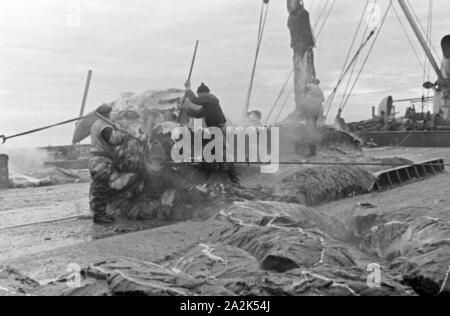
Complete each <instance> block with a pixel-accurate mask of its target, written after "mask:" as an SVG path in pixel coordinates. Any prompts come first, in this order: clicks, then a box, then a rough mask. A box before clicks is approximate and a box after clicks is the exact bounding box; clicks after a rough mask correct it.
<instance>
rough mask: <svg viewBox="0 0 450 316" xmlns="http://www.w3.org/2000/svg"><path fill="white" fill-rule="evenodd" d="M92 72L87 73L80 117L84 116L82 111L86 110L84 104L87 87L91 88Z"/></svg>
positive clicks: (87, 92) (86, 96)
mask: <svg viewBox="0 0 450 316" xmlns="http://www.w3.org/2000/svg"><path fill="white" fill-rule="evenodd" d="M91 79H92V70H89V71H88V75H87V79H86V87H85V88H84V94H83V101H82V102H81V109H80V115H79V116H80V117H81V116H83V115H84V110H85V109H86V102H87V98H88V94H89V87H90V86H91Z"/></svg>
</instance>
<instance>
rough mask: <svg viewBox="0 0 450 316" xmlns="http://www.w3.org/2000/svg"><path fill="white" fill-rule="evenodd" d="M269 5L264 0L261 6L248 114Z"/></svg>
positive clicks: (246, 103)
mask: <svg viewBox="0 0 450 316" xmlns="http://www.w3.org/2000/svg"><path fill="white" fill-rule="evenodd" d="M269 5H270V2H269V0H263V2H262V6H261V14H260V19H259V28H258V40H257V45H256V53H255V59H254V62H253V68H252V74H251V76H250V84H249V87H248V92H247V99H246V102H245V108H246V113H247V112H248V110H249V108H250V99H251V95H252V91H253V83H254V81H255V74H256V66H257V64H258V57H259V52H260V50H261V44H262V40H263V37H264V30H265V27H266V22H267V15H268V13H269Z"/></svg>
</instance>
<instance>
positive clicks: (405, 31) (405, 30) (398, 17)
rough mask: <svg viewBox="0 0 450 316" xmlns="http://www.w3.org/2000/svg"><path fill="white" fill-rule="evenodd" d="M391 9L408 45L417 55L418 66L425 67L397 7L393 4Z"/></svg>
mask: <svg viewBox="0 0 450 316" xmlns="http://www.w3.org/2000/svg"><path fill="white" fill-rule="evenodd" d="M392 9H393V10H394V13H395V16H396V17H397V21H398V23H399V24H400V26H401V27H402V29H403V32H404V33H405V36H406V38H407V40H408V42H409V45H410V46H411V48H412V50H413V51H414V54H415V55H416V57H417V61H418V62H419V65H420V67H421V68H422V69H425V65H424V64H423V63H422V59H421V57H420V56H419V52H418V51H417V49H416V47H415V46H414V44H413V41H412V39H411V37H410V36H409V34H408V31H407V29H406V27H405V24H404V23H403V22H402V20H401V18H400V15H399V14H398V11H397V9H396V8H395V6H393V7H392Z"/></svg>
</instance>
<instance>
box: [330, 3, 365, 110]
mask: <svg viewBox="0 0 450 316" xmlns="http://www.w3.org/2000/svg"><path fill="white" fill-rule="evenodd" d="M369 2H370V0H367V1H366V5H365V7H364V10H363V14H362V15H361V18H360V20H359V23H358V26H357V28H356V32H355V35H354V36H353V40H352V43H351V45H350V48H349V50H348V53H347V56H346V58H345V61H344V65H343V66H342V70H341V73H340V74H339V78H342V75H343V74H344V71H345V69H346V67H347V63H348V61H349V59H350V55H351V52H352V50H353V47H354V46H355V43H356V38H357V37H358V33H359V30H360V29H361V26H362V22H363V21H364V13H365V12H366V10H367V8H368V6H369ZM335 95H336V94H334V95H333V96H331V100H330V107H331V104H332V103H333V100H334V97H335ZM329 111H330V110H329V109H328V110H327V113H329Z"/></svg>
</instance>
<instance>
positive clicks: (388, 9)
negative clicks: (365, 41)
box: [340, 0, 393, 113]
mask: <svg viewBox="0 0 450 316" xmlns="http://www.w3.org/2000/svg"><path fill="white" fill-rule="evenodd" d="M392 5H393V0H390V1H389V5H388V7H387V9H386V12H385V14H384V16H383V20H382V21H381V24H380V27H379V29H378V32H377V34H376V35H375V39H374V40H373V42H372V46H371V47H370V50H369V52H368V54H367V56H366V58H365V60H364V62H363V64H362V66H361V69H360V71H359V73H358V76H357V77H356V80H355V82H354V84H353V86H352V88H351V90H350V93H349V95H348V97H347V99H346V100H345V103H344V104H343V106H342V108H341V109H340V113H342V111H343V110H344V108H345V107H346V105H347V104H348V101H349V100H350V97H351V95H352V93H353V91H354V89H355V87H356V84H357V83H358V80H359V78H360V77H361V74H362V72H363V71H364V68H365V66H366V64H367V61H368V60H369V57H370V55H371V53H372V51H373V49H374V47H375V44H376V42H377V39H378V37H379V35H380V34H381V31H382V29H383V26H384V23H385V22H386V18H387V16H388V14H389V11H390V9H391V8H392Z"/></svg>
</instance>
